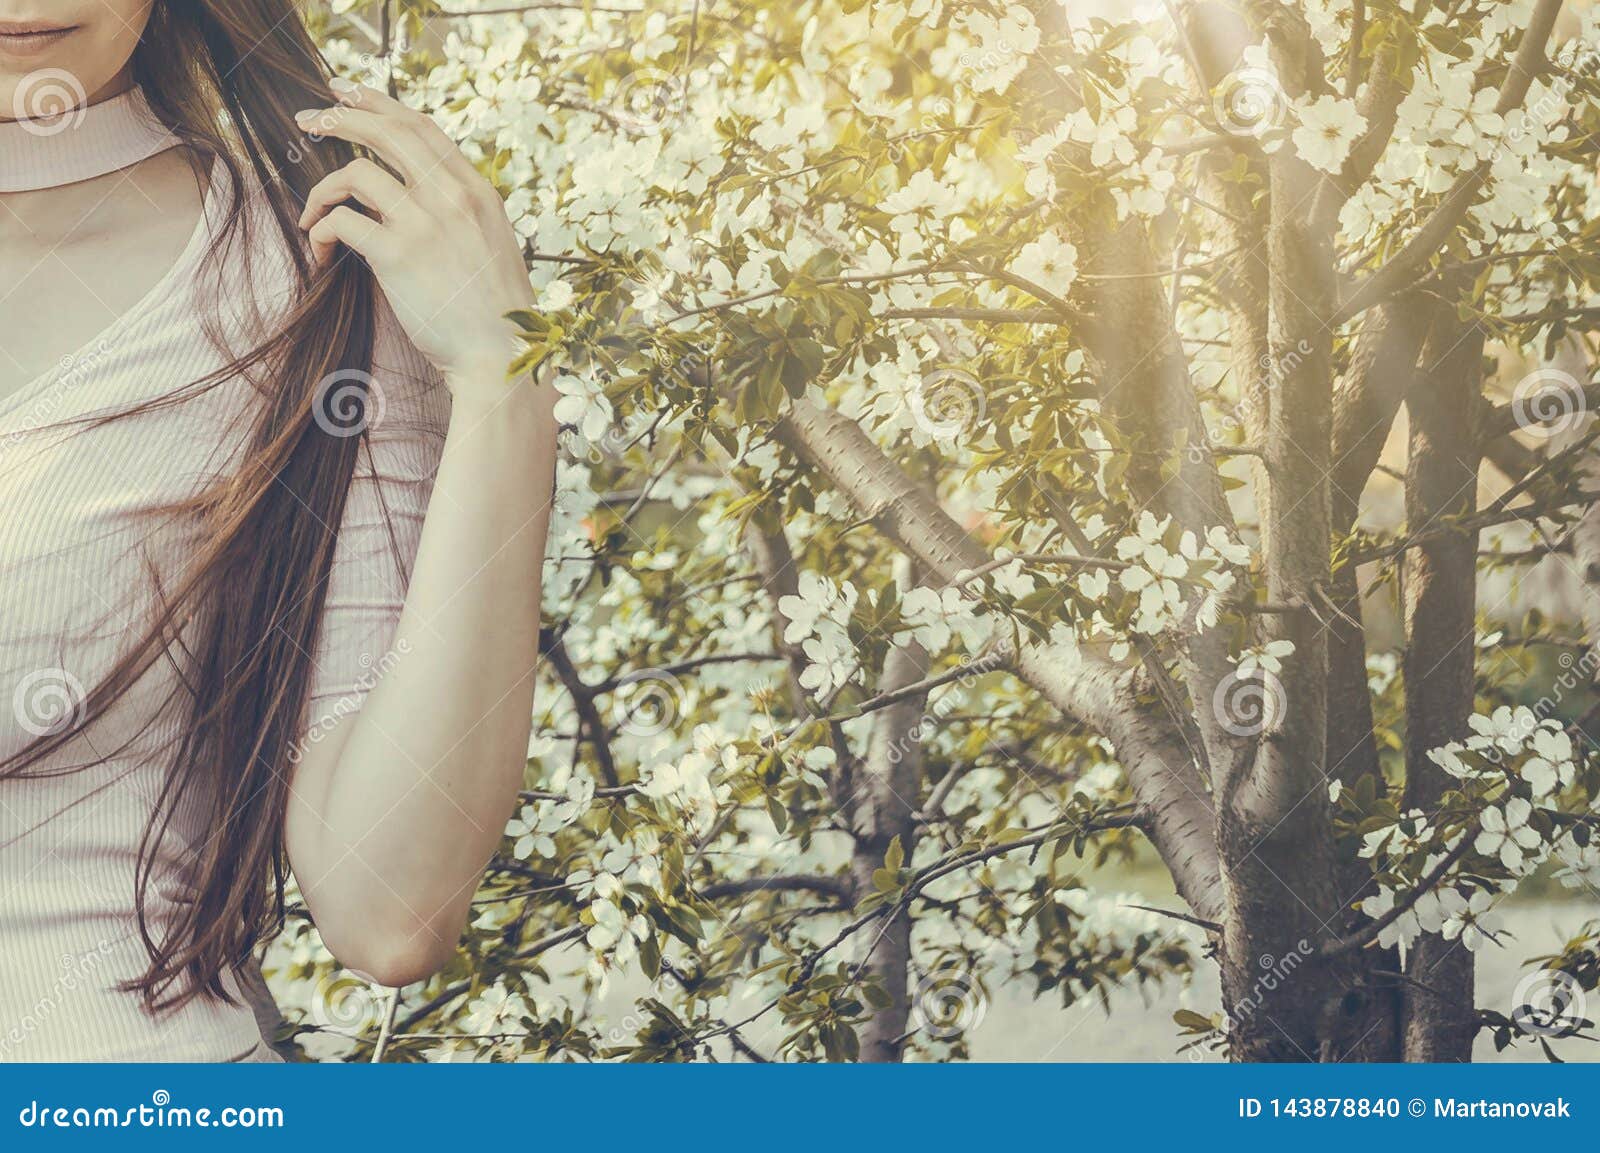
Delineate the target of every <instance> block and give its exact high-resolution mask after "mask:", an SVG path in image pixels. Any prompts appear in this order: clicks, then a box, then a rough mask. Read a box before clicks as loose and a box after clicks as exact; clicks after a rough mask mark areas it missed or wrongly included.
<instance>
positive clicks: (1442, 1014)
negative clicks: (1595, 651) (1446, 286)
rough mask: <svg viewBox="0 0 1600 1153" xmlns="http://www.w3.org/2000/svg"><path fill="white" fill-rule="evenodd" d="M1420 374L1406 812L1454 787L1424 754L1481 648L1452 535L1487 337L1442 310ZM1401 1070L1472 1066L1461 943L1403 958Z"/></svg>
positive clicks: (1411, 486)
mask: <svg viewBox="0 0 1600 1153" xmlns="http://www.w3.org/2000/svg"><path fill="white" fill-rule="evenodd" d="M1423 360H1424V372H1423V373H1422V374H1421V375H1420V376H1419V377H1418V379H1417V380H1416V381H1415V383H1414V385H1413V387H1412V389H1411V392H1410V395H1409V397H1408V399H1407V413H1408V415H1409V417H1410V425H1411V429H1410V432H1411V444H1410V455H1409V458H1408V460H1407V464H1406V524H1407V527H1408V528H1409V529H1410V530H1411V531H1416V530H1417V529H1419V528H1423V527H1429V528H1433V527H1438V528H1443V529H1445V530H1447V531H1445V532H1442V533H1441V534H1439V535H1436V536H1432V537H1430V538H1429V540H1428V541H1427V542H1426V543H1424V544H1423V545H1422V546H1421V547H1419V548H1418V549H1416V550H1415V551H1414V552H1412V553H1411V555H1410V558H1409V560H1408V563H1407V565H1406V569H1405V580H1404V584H1403V592H1404V598H1405V599H1404V603H1405V628H1406V651H1405V661H1404V667H1405V684H1406V789H1405V803H1406V808H1407V809H1408V810H1409V809H1412V808H1419V809H1422V810H1423V811H1424V812H1432V811H1433V810H1434V809H1435V808H1436V807H1437V805H1438V803H1439V798H1440V797H1441V795H1442V794H1443V793H1444V792H1445V791H1446V790H1447V789H1448V788H1449V787H1451V786H1452V785H1453V784H1454V781H1453V780H1452V778H1451V777H1450V776H1449V775H1448V774H1446V773H1445V772H1444V771H1443V770H1442V769H1440V768H1439V767H1438V766H1437V765H1435V764H1434V763H1433V762H1432V761H1430V760H1429V759H1428V750H1429V749H1432V748H1437V747H1438V746H1439V745H1442V744H1444V743H1446V742H1447V741H1453V740H1460V739H1461V738H1463V737H1465V736H1466V735H1467V733H1468V730H1467V717H1468V716H1470V715H1471V713H1472V702H1473V676H1474V659H1475V656H1476V646H1475V644H1474V643H1473V641H1474V636H1475V632H1476V622H1475V607H1476V606H1475V601H1476V594H1477V563H1478V562H1477V555H1478V533H1477V531H1476V530H1475V529H1474V530H1460V531H1448V530H1449V528H1450V525H1451V524H1452V519H1453V518H1455V517H1458V516H1471V515H1472V513H1473V512H1475V511H1476V510H1477V492H1478V468H1479V464H1480V455H1479V449H1478V430H1477V429H1476V428H1475V427H1474V425H1475V422H1474V419H1473V417H1474V414H1475V413H1477V412H1478V411H1479V404H1478V401H1479V398H1480V393H1481V388H1482V371H1483V330H1482V329H1481V328H1479V327H1478V326H1476V325H1472V326H1471V327H1463V325H1462V324H1461V323H1460V322H1459V321H1458V320H1457V319H1456V317H1455V311H1454V308H1453V307H1452V306H1450V305H1449V304H1446V305H1443V306H1441V307H1440V309H1439V310H1438V317H1437V320H1436V321H1435V326H1434V329H1433V332H1432V333H1431V334H1430V336H1429V338H1428V344H1427V347H1426V349H1425V350H1424V353H1423ZM1406 975H1407V976H1408V977H1409V978H1410V981H1408V982H1407V984H1406V987H1405V990H1404V994H1403V996H1404V1038H1405V1049H1404V1052H1405V1058H1406V1060H1408V1061H1470V1060H1471V1059H1472V1039H1473V1037H1474V1036H1475V1035H1476V1033H1477V1024H1476V1022H1475V1020H1474V1016H1475V1010H1474V1001H1473V957H1472V953H1471V951H1469V950H1468V949H1466V948H1464V947H1463V946H1462V945H1461V943H1460V941H1446V940H1445V939H1444V938H1443V937H1440V936H1436V935H1431V934H1430V935H1425V936H1423V937H1422V938H1420V939H1419V940H1418V941H1417V942H1416V944H1415V946H1414V947H1413V948H1412V950H1411V951H1410V953H1409V955H1408V956H1407V958H1406Z"/></svg>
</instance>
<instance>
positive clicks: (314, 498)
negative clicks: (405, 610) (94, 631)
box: [0, 0, 376, 1009]
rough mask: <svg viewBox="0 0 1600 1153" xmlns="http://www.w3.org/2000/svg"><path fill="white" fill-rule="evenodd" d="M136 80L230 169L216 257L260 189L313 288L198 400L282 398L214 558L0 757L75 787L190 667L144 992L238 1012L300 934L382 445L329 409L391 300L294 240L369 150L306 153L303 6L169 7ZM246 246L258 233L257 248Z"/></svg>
mask: <svg viewBox="0 0 1600 1153" xmlns="http://www.w3.org/2000/svg"><path fill="white" fill-rule="evenodd" d="M132 64H133V71H134V79H135V81H136V82H137V83H138V84H139V85H140V86H141V88H142V89H143V91H144V94H145V96H146V98H147V99H148V100H149V101H150V104H151V106H152V108H153V109H154V110H155V112H156V113H157V115H159V116H160V117H161V118H162V119H163V120H164V121H165V122H166V123H167V124H168V125H169V126H170V127H172V128H173V130H174V131H175V132H176V133H177V134H178V135H179V136H180V137H182V138H183V140H184V141H185V143H186V144H188V145H189V147H190V149H191V151H192V154H193V155H194V156H195V157H197V158H199V160H203V161H206V162H213V161H214V162H215V163H216V164H219V165H221V166H222V167H223V168H224V169H225V171H226V174H227V176H228V179H227V180H226V182H225V183H226V185H227V195H228V196H229V198H230V201H231V202H230V203H228V205H227V213H226V216H225V218H224V226H223V228H222V229H221V230H220V232H219V233H218V235H217V237H216V239H215V240H214V242H213V248H212V253H213V255H215V254H217V253H218V252H219V251H220V250H221V249H222V248H223V247H224V246H227V245H229V244H230V243H231V241H232V240H233V239H234V238H235V236H236V234H238V233H241V232H245V233H248V231H249V230H250V228H251V227H252V224H251V220H252V217H254V216H260V215H262V214H260V213H259V212H255V211H254V210H250V209H247V205H246V198H247V196H248V195H251V193H249V192H247V190H248V189H250V188H252V187H254V188H258V189H259V190H260V193H261V194H262V195H263V196H264V199H265V202H266V204H267V205H268V207H269V209H270V212H269V213H268V214H266V215H267V216H270V225H271V227H273V228H274V229H275V230H276V231H277V232H278V233H280V234H281V239H282V241H283V243H284V245H285V247H287V249H288V250H289V252H290V253H292V254H293V259H294V262H295V277H296V280H297V289H298V292H297V297H296V299H295V302H294V304H293V306H292V307H291V309H290V311H289V313H288V315H287V319H286V322H284V323H282V324H281V325H279V326H278V327H277V330H276V331H275V332H273V333H271V334H270V335H269V336H268V337H267V338H266V339H265V341H264V342H263V343H261V344H260V345H259V346H257V347H255V348H253V349H251V350H249V351H248V352H246V353H245V354H243V355H242V356H239V357H238V358H237V359H234V360H233V361H232V362H231V363H229V364H228V365H226V366H224V367H223V368H222V369H219V370H218V371H217V372H215V373H213V374H211V375H210V376H208V377H206V378H205V379H204V380H201V381H196V382H194V383H193V384H192V385H190V386H188V387H187V388H185V389H184V390H181V393H182V394H184V395H187V394H191V393H192V391H193V390H196V389H204V388H209V387H212V386H215V385H217V384H220V383H222V382H224V381H226V380H229V379H237V378H238V377H240V376H241V375H242V376H244V377H246V378H248V379H251V380H252V381H261V382H265V386H258V389H259V391H260V392H261V393H262V396H263V401H262V403H261V404H260V405H259V406H257V408H256V409H254V410H252V411H251V412H250V413H249V414H248V419H249V420H250V422H251V423H250V426H249V428H248V430H247V432H246V435H245V445H246V451H245V453H244V455H243V458H242V464H241V465H240V466H239V467H238V468H237V469H234V470H230V471H229V473H228V475H227V476H226V477H225V478H224V479H223V480H222V481H220V482H218V483H217V484H216V485H215V486H213V487H212V488H210V489H208V490H207V491H206V492H204V493H203V494H201V495H200V496H199V497H197V498H196V499H195V500H194V501H193V502H189V503H188V504H187V506H186V508H187V511H190V512H194V513H197V514H198V515H199V516H201V517H202V518H203V521H202V523H204V524H205V526H206V535H205V544H204V546H203V548H202V549H201V552H200V555H199V556H197V557H195V558H193V559H192V562H190V563H187V564H186V565H185V569H184V572H183V574H182V576H181V579H179V580H177V581H175V582H174V584H173V587H171V588H162V589H160V590H159V595H158V596H157V597H156V601H155V609H154V619H153V621H152V623H151V626H150V628H149V630H148V632H147V633H145V634H143V635H142V636H140V637H138V638H137V639H136V641H135V643H133V644H132V645H131V646H130V647H129V648H128V649H127V650H126V651H125V652H124V654H123V655H121V656H119V657H118V659H117V661H116V663H115V664H114V666H113V667H112V669H111V671H110V672H109V673H108V674H107V675H106V677H105V678H104V679H103V680H102V681H101V682H100V683H98V684H96V685H95V686H94V687H93V688H92V689H91V690H90V691H89V692H88V693H87V694H86V695H85V696H84V699H83V700H82V701H81V702H78V706H79V707H78V708H77V709H76V710H75V711H74V715H73V719H72V723H71V724H70V725H66V726H63V727H62V728H61V729H60V730H59V731H55V732H52V733H50V734H48V735H47V736H45V737H42V738H40V739H39V740H36V741H34V742H32V743H31V744H30V745H29V746H28V747H26V748H24V749H23V750H21V751H20V752H18V753H16V754H15V755H13V756H12V757H10V758H8V759H7V760H5V761H4V762H0V779H3V778H6V777H25V776H32V775H53V774H54V773H55V772H59V770H42V769H41V768H40V762H41V761H42V759H43V758H45V757H47V756H48V755H49V754H50V753H52V752H54V751H56V750H58V749H60V748H62V746H63V745H65V744H66V743H67V742H68V741H70V740H72V739H73V738H74V737H75V736H76V735H77V734H79V733H81V732H82V731H83V730H84V729H85V728H86V727H87V726H89V725H90V724H92V723H93V722H94V721H95V720H96V719H97V718H98V717H101V716H102V715H104V714H105V712H106V710H107V709H108V708H109V707H110V706H111V705H113V704H114V703H115V702H116V701H118V700H119V699H121V698H122V697H123V696H124V695H125V694H126V693H127V692H128V690H129V689H130V688H131V687H132V686H133V685H134V684H135V683H136V682H137V681H138V680H139V679H140V678H141V677H142V676H143V675H144V673H145V672H147V671H148V670H150V669H151V668H152V666H154V665H156V664H157V663H158V662H161V661H164V660H167V661H172V662H173V663H174V664H175V665H177V666H179V667H181V678H180V690H179V691H180V692H181V693H182V697H183V699H182V702H181V707H182V708H184V709H185V710H186V717H185V723H184V725H183V726H182V736H181V737H180V739H179V740H178V742H177V743H176V746H175V747H174V748H173V750H172V754H171V755H172V764H171V767H170V771H169V772H168V773H167V776H166V779H165V783H164V786H163V788H162V790H161V792H160V794H159V797H158V799H157V802H156V806H155V811H154V814H153V816H152V818H151V820H150V822H149V825H148V826H147V828H146V830H145V834H144V837H143V841H142V844H141V846H140V851H139V866H138V871H137V896H136V902H135V903H136V910H137V920H138V927H139V932H140V934H141V936H142V938H143V941H144V944H145V947H146V949H147V950H148V952H149V955H150V967H149V969H148V971H147V972H146V973H145V974H144V975H143V976H142V977H139V978H138V979H136V980H133V981H131V982H129V983H128V985H127V988H129V989H132V990H135V991H137V992H139V993H140V994H141V995H142V997H143V999H144V1002H145V1004H146V1005H147V1006H148V1007H150V1008H151V1009H157V1008H167V1007H172V1006H177V1005H181V1004H184V1003H185V1002H187V1001H190V1000H192V999H193V998H195V997H197V996H200V995H202V994H210V995H213V996H216V997H220V998H223V999H229V993H228V988H227V985H226V983H225V980H224V978H225V974H227V973H228V972H230V971H236V970H237V969H239V968H240V967H242V966H243V965H245V964H246V963H248V962H249V961H250V959H251V954H252V952H253V950H254V948H255V946H256V945H257V944H258V943H259V942H260V941H262V940H263V939H265V938H266V937H267V936H268V935H269V934H271V933H272V932H273V931H274V930H275V929H276V928H278V927H280V926H281V924H282V922H283V916H284V883H285V879H286V877H287V863H286V854H285V850H284V834H283V828H284V816H285V812H286V811H287V806H288V796H289V780H288V769H289V764H290V758H291V755H292V751H293V747H294V742H295V741H296V739H297V738H298V737H299V735H300V730H301V726H302V724H303V714H304V710H305V707H306V697H307V694H308V691H309V686H310V681H311V674H312V657H311V654H312V653H313V652H314V651H315V645H316V640H317V633H318V628H319V624H320V621H321V617H322V610H323V604H324V600H325V589H326V585H327V578H328V574H329V572H330V569H331V567H332V562H333V550H334V544H335V539H336V526H337V525H338V524H339V522H340V519H341V517H342V515H343V511H344V505H345V499H346V496H347V494H348V490H349V486H350V481H351V477H352V475H353V473H354V470H355V466H356V463H357V459H358V455H359V454H360V453H361V452H363V451H364V450H365V449H366V447H367V446H366V437H365V434H364V433H363V435H362V436H360V437H351V436H329V435H326V434H325V433H323V432H322V431H321V430H320V429H319V427H318V424H317V422H316V421H315V420H314V409H315V406H316V405H317V404H318V403H319V400H320V397H319V384H320V383H321V382H323V381H325V380H326V379H327V378H328V377H330V376H331V375H332V374H335V373H339V374H341V380H343V381H346V382H348V381H350V380H351V379H352V377H353V376H355V374H360V373H366V372H370V370H371V365H372V356H373V345H374V325H375V320H374V317H375V310H376V290H375V287H374V283H373V280H372V276H371V273H370V271H369V270H368V269H367V268H366V266H365V265H364V264H363V263H362V262H361V261H359V260H357V259H354V258H350V259H344V260H340V261H336V262H334V263H333V264H331V265H330V266H329V267H328V268H325V269H315V268H313V267H312V266H311V265H310V263H309V262H308V258H307V255H306V250H305V247H304V242H303V238H302V235H301V233H300V230H299V228H298V225H297V221H298V218H299V215H300V210H301V206H302V205H303V204H304V202H305V199H306V195H307V193H308V192H309V191H310V189H311V188H312V186H313V185H314V184H315V183H316V182H317V181H318V180H319V179H321V178H322V177H323V176H324V175H326V174H327V173H329V172H331V171H333V170H335V169H336V168H338V167H340V166H342V165H343V164H345V163H347V162H348V161H350V160H351V159H353V157H354V153H353V151H352V150H351V148H350V147H349V146H348V145H345V144H342V143H340V142H339V141H337V140H332V139H328V140H322V141H316V140H310V139H307V138H306V136H305V135H304V134H303V133H302V132H301V130H300V129H298V128H297V127H296V125H295V121H294V113H295V111H297V110H299V109H302V108H313V107H327V106H330V105H331V104H332V103H333V99H332V96H331V94H330V92H329V90H328V86H327V80H328V77H329V73H328V70H327V68H326V65H325V64H324V62H323V60H322V58H321V56H320V55H319V53H318V52H317V50H316V47H315V45H314V44H313V42H312V40H311V37H310V35H309V34H308V32H307V30H306V27H305V24H304V22H303V20H302V19H301V16H300V13H299V12H298V10H297V6H296V3H295V0H157V4H156V6H155V9H154V11H153V12H152V15H151V19H150V23H149V25H148V27H147V28H146V30H145V33H144V36H143V38H142V39H141V41H140V44H139V46H138V48H137V49H136V50H135V53H134V56H133V61H132ZM250 245H251V241H250V240H249V239H248V236H246V238H245V242H244V245H243V247H245V248H248V247H250ZM352 370H353V371H352ZM357 387H358V388H359V387H360V385H359V383H358V384H357ZM323 391H324V392H325V391H326V390H323ZM340 395H341V397H342V398H345V399H347V398H348V393H347V392H346V391H344V390H341V394H340ZM180 399H182V396H180V395H178V394H174V395H172V396H169V397H164V398H162V399H161V400H159V401H156V402H152V403H148V404H145V405H141V406H139V407H138V408H136V409H130V410H128V411H126V412H123V413H120V414H117V415H116V416H113V417H110V418H102V419H118V418H119V417H120V416H126V415H129V414H130V413H131V412H135V411H147V410H148V409H149V408H151V407H156V406H160V405H164V404H167V403H172V402H175V401H177V400H180ZM97 423H99V422H98V421H97ZM180 638H181V639H180ZM180 657H181V659H179V658H180ZM180 805H181V807H182V810H183V812H184V814H185V820H186V821H187V820H189V819H190V818H191V816H192V815H194V816H198V818H199V820H200V821H201V822H203V824H202V826H201V827H203V828H205V829H206V830H207V833H208V836H207V838H206V839H205V841H204V842H203V844H202V845H201V846H199V847H198V849H197V850H196V856H195V858H194V859H193V860H192V865H191V867H192V870H193V880H192V885H191V887H190V888H188V890H187V891H186V893H185V896H184V899H183V900H181V901H180V902H179V903H178V905H177V909H176V912H175V914H174V919H173V921H172V922H171V923H170V924H169V925H166V926H163V927H161V928H159V929H157V928H156V927H155V926H153V925H152V924H151V918H150V917H149V915H148V911H147V898H146V895H147V891H148V890H149V888H150V885H151V880H152V875H153V874H154V873H155V871H156V870H157V864H156V862H157V858H158V850H159V849H160V847H161V845H162V842H163V840H164V838H165V837H166V836H167V835H168V832H169V829H170V828H171V826H172V823H173V820H174V818H175V816H176V814H177V812H178V811H179V808H180Z"/></svg>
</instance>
